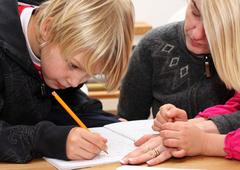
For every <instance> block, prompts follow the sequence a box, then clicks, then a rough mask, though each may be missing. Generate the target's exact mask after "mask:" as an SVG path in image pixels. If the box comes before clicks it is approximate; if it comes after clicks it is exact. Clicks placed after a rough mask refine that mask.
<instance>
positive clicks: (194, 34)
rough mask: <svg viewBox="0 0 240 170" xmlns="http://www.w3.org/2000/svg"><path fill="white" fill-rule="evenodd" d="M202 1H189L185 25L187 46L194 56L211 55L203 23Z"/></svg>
mask: <svg viewBox="0 0 240 170" xmlns="http://www.w3.org/2000/svg"><path fill="white" fill-rule="evenodd" d="M201 1H202V0H189V2H188V7H187V11H186V16H185V23H184V33H185V40H186V46H187V48H188V50H189V51H191V52H192V53H194V54H208V53H210V50H209V45H208V41H207V38H206V35H205V30H204V27H203V23H202V17H201V11H200V6H201Z"/></svg>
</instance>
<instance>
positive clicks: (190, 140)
mask: <svg viewBox="0 0 240 170" xmlns="http://www.w3.org/2000/svg"><path fill="white" fill-rule="evenodd" d="M152 128H153V130H155V131H158V132H159V134H157V135H156V134H155V135H145V136H143V137H142V138H140V139H139V140H137V141H136V142H135V143H134V144H135V145H136V146H138V148H137V149H135V150H134V151H132V152H131V153H129V154H128V155H126V156H125V157H124V158H123V159H122V160H121V161H120V162H121V163H122V164H141V163H147V164H148V165H150V166H152V165H156V164H159V163H161V162H163V161H165V160H168V159H169V158H171V157H172V156H173V157H177V158H181V157H184V156H194V155H199V154H201V152H202V149H203V148H201V146H202V145H199V142H201V139H202V138H204V132H203V131H202V130H201V129H199V128H198V127H197V126H196V125H195V124H194V123H192V122H191V121H188V119H187V114H186V112H185V111H184V110H182V109H179V108H176V107H175V106H174V105H172V104H165V105H163V106H162V107H160V109H159V112H158V114H157V115H156V118H155V119H154V124H153V126H152Z"/></svg>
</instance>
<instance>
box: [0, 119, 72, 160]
mask: <svg viewBox="0 0 240 170" xmlns="http://www.w3.org/2000/svg"><path fill="white" fill-rule="evenodd" d="M70 129H71V127H69V126H56V125H54V124H53V123H51V122H47V121H44V122H39V123H38V124H36V125H33V126H27V125H10V124H8V123H7V122H4V121H0V139H1V140H0V155H1V156H0V161H4V162H15V163H25V162H28V161H30V160H32V159H35V158H41V157H43V156H46V157H52V158H58V159H67V157H66V138H67V135H68V133H69V131H70Z"/></svg>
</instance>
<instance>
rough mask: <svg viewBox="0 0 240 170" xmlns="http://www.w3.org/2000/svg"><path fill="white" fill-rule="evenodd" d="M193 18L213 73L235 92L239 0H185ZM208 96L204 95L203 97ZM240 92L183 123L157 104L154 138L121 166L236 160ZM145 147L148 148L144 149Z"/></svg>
mask: <svg viewBox="0 0 240 170" xmlns="http://www.w3.org/2000/svg"><path fill="white" fill-rule="evenodd" d="M190 3H192V5H193V6H194V10H193V12H194V16H195V18H197V19H198V20H199V21H201V22H202V24H203V25H202V26H203V27H202V28H203V31H204V33H205V34H206V37H207V40H208V44H209V49H210V52H211V54H212V58H213V61H214V64H215V67H216V70H217V72H218V74H219V76H220V78H221V79H222V81H223V82H224V83H225V84H226V86H227V87H228V88H232V89H234V90H236V91H240V78H239V75H240V70H239V68H240V60H239V59H240V58H239V54H240V51H239V49H240V43H239V41H240V40H239V37H240V10H239V7H240V1H239V0H228V1H226V0H191V1H190ZM204 95H209V94H204ZM239 110H240V93H236V94H235V96H234V97H232V98H231V99H229V100H228V101H227V102H226V103H225V105H217V106H215V107H212V108H208V109H206V110H204V111H203V112H200V113H199V114H198V116H197V118H194V119H190V120H188V121H187V113H186V112H185V110H182V109H180V108H177V107H175V106H174V105H172V104H166V105H163V106H162V107H161V108H160V110H159V112H158V114H157V116H156V118H155V120H154V125H153V129H154V130H156V131H159V132H160V135H158V136H145V137H143V138H141V139H140V140H139V141H137V142H136V144H137V145H139V146H140V147H139V148H138V149H136V150H135V151H133V152H132V153H130V154H129V155H127V156H126V157H125V158H124V159H123V161H122V162H123V163H125V164H127V163H131V164H136V163H143V162H147V163H148V164H149V165H155V164H158V163H160V162H163V161H165V160H167V159H169V158H171V157H172V156H174V157H183V156H195V155H208V156H225V157H227V158H232V159H238V160H239V159H240V154H239V153H240V150H239V147H238V146H239V139H240V130H239V128H240V113H239ZM146 148H148V149H146Z"/></svg>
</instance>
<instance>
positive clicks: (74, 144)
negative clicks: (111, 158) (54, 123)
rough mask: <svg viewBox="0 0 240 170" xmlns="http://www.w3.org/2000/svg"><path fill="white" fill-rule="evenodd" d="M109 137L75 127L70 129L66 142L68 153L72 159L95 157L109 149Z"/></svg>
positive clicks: (68, 156)
mask: <svg viewBox="0 0 240 170" xmlns="http://www.w3.org/2000/svg"><path fill="white" fill-rule="evenodd" d="M106 143H107V139H105V138H103V137H101V136H100V135H99V134H95V133H91V132H89V131H88V130H86V129H83V128H80V127H75V128H73V129H71V130H70V132H69V134H68V137H67V142H66V154H67V158H68V159H70V160H82V159H93V158H94V157H95V156H96V155H98V154H99V153H100V152H101V151H105V150H106V149H107V145H106Z"/></svg>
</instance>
